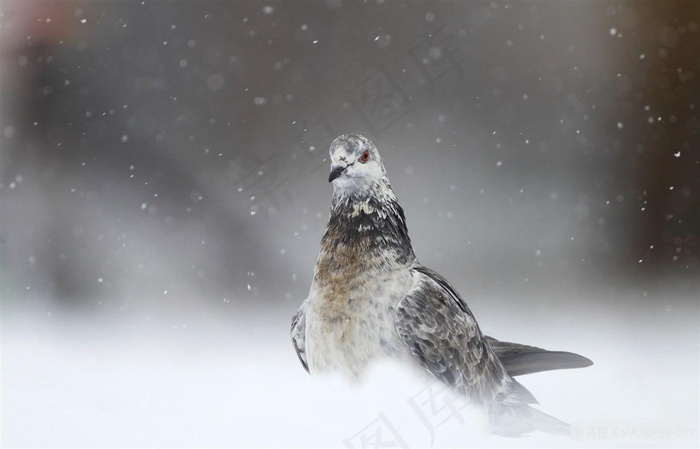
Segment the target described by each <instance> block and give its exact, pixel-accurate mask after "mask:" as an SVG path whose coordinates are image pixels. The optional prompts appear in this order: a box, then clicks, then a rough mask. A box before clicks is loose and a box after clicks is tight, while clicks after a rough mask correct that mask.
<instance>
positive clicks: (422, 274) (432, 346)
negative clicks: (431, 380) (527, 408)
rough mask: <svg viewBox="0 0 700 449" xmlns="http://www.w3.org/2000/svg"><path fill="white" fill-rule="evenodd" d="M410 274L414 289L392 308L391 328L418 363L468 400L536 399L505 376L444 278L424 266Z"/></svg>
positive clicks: (462, 303)
mask: <svg viewBox="0 0 700 449" xmlns="http://www.w3.org/2000/svg"><path fill="white" fill-rule="evenodd" d="M413 274H414V275H415V276H416V278H415V279H416V281H415V283H414V285H413V287H412V288H411V290H409V292H408V293H407V294H406V295H405V296H404V297H403V298H402V299H401V301H400V302H399V303H398V305H397V307H396V327H397V330H398V333H399V335H400V336H401V339H402V340H403V341H404V343H406V345H407V346H408V348H409V350H410V351H411V353H412V354H413V356H414V357H415V358H416V359H417V360H418V362H419V363H420V364H421V365H422V366H423V367H424V368H425V369H427V370H428V371H429V372H431V373H432V374H433V375H435V376H436V377H437V378H439V379H440V380H442V381H443V382H444V383H445V384H447V385H448V386H450V387H451V388H453V389H455V390H457V391H459V392H461V393H463V394H465V395H467V396H468V397H469V398H470V400H471V401H472V402H475V403H479V404H484V403H487V402H490V401H493V400H496V401H499V402H503V403H509V404H527V403H535V402H537V401H536V400H535V398H534V397H533V396H532V394H530V392H529V391H527V389H525V387H523V386H522V385H520V384H519V383H517V382H516V381H515V380H513V379H512V378H511V377H510V376H509V375H508V373H507V372H506V370H505V369H504V368H503V365H501V362H500V361H499V360H498V357H496V355H495V354H494V352H493V351H492V350H491V348H490V347H489V345H488V343H487V342H486V341H485V340H484V338H483V336H482V334H481V331H480V330H479V326H478V324H477V322H476V320H475V319H474V316H473V315H472V313H471V311H470V310H469V308H468V307H467V304H466V303H465V302H464V301H463V300H462V299H461V298H460V297H459V295H458V294H457V292H456V291H455V290H454V288H452V286H450V284H449V283H448V282H447V280H446V279H445V278H443V277H442V276H440V275H439V274H438V273H436V272H434V271H432V270H430V269H428V268H425V267H416V268H414V269H413Z"/></svg>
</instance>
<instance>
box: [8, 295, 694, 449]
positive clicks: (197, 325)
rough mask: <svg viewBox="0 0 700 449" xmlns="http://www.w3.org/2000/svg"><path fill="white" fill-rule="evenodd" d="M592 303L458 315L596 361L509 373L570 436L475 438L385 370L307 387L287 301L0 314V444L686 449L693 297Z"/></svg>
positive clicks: (464, 419)
mask: <svg viewBox="0 0 700 449" xmlns="http://www.w3.org/2000/svg"><path fill="white" fill-rule="evenodd" d="M593 299H594V298H586V297H583V296H582V297H580V298H577V299H576V300H572V299H567V298H563V300H562V306H561V310H558V308H557V307H556V306H552V305H551V303H550V305H549V306H548V307H549V309H550V310H553V313H552V314H551V315H549V314H548V315H544V314H543V313H541V312H538V311H537V310H536V308H534V310H533V308H532V307H528V306H527V303H528V301H529V300H530V299H529V298H519V300H518V303H511V305H510V306H509V307H510V309H509V310H510V313H505V312H504V310H505V309H504V306H505V304H507V302H506V298H503V297H500V298H484V299H483V300H481V301H477V302H476V303H475V304H472V308H473V309H477V310H475V313H476V314H477V316H478V318H479V319H480V321H481V324H482V329H483V330H484V331H485V332H486V333H488V334H492V335H494V336H496V337H498V338H501V339H503V340H510V341H519V342H522V343H529V344H534V345H539V346H543V347H547V348H550V349H564V350H571V351H575V352H579V353H581V354H584V355H586V356H588V357H590V358H591V359H593V360H594V361H595V365H594V366H593V367H590V368H586V369H580V370H568V371H555V372H548V373H541V374H534V375H530V376H524V377H520V378H519V379H520V381H521V382H522V383H523V384H524V385H525V386H526V387H527V388H528V389H529V390H530V391H532V392H533V394H534V395H535V396H536V397H537V398H538V400H539V401H540V404H541V406H540V407H541V409H542V410H544V411H545V412H547V413H550V414H552V415H554V416H556V417H558V418H560V419H563V420H566V421H569V422H572V424H573V429H574V435H573V436H572V437H556V436H550V435H546V434H539V433H536V434H533V435H531V436H529V437H527V438H522V439H508V438H502V437H497V436H490V435H488V434H487V433H486V432H485V423H484V419H483V417H482V416H481V415H480V414H479V413H478V412H477V411H475V410H473V409H471V408H470V407H466V408H465V407H464V404H463V403H461V402H460V401H459V399H458V398H455V397H454V396H451V395H449V394H446V392H445V391H444V390H442V389H441V386H440V384H439V383H431V384H425V383H424V380H423V379H422V378H414V377H412V376H413V375H414V374H409V373H408V372H404V370H403V368H402V367H401V366H398V365H394V364H392V363H386V364H380V365H379V366H377V368H376V369H375V370H373V371H372V372H371V373H369V375H368V376H367V377H366V379H364V381H363V382H362V383H359V384H352V383H348V382H347V381H345V380H344V379H340V378H332V377H331V378H312V377H310V376H308V375H307V374H306V372H304V370H303V369H302V368H301V365H300V364H299V362H298V360H297V357H296V355H295V353H294V351H293V349H292V346H291V343H290V341H289V337H288V320H289V316H290V315H291V314H292V313H293V311H294V309H295V308H296V305H297V304H291V303H286V302H285V303H284V304H283V305H279V304H278V305H277V306H276V307H275V308H272V307H270V306H266V307H265V308H263V307H252V308H249V309H244V308H240V310H238V311H237V312H236V313H234V314H227V313H222V314H220V315H219V316H217V317H216V318H212V317H211V315H208V316H205V315H202V314H201V313H200V314H197V313H192V311H180V312H174V311H172V312H171V313H170V315H169V317H166V316H158V317H157V318H154V317H153V316H151V317H150V319H144V318H143V317H139V316H137V315H132V316H129V317H125V318H123V319H115V318H109V319H107V320H103V321H100V319H99V317H90V316H83V317H65V316H63V315H61V314H60V313H58V312H55V313H52V314H51V316H48V315H47V314H43V315H42V314H39V313H33V314H22V313H20V312H18V311H9V312H8V311H4V316H3V328H2V334H1V336H2V340H1V341H2V346H1V349H2V370H1V371H0V372H1V376H2V377H1V380H0V385H1V386H2V390H1V393H0V394H1V396H0V399H1V404H2V427H1V432H2V433H1V435H2V437H1V440H0V443H1V445H2V447H106V446H109V447H214V446H216V447H363V446H364V447H378V446H380V445H381V444H390V443H393V444H394V445H404V446H406V447H616V446H637V445H639V444H646V445H651V446H676V447H677V446H690V447H693V446H694V447H697V444H698V397H700V396H699V391H698V383H699V363H698V341H699V339H698V304H697V301H693V300H692V298H688V297H682V296H678V297H669V298H666V299H664V300H663V301H658V303H659V305H658V306H653V305H649V304H652V303H649V302H640V301H639V298H627V297H626V296H625V295H622V294H615V296H614V297H610V298H600V297H599V298H595V300H593ZM601 299H603V301H601ZM655 299H657V300H658V299H659V298H655ZM217 303H218V304H222V303H221V301H220V300H219V301H217ZM661 303H662V304H661ZM572 305H573V306H572ZM228 307H229V309H227V310H231V308H233V307H234V302H232V303H231V304H228ZM431 399H432V402H431Z"/></svg>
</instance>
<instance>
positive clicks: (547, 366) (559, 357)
mask: <svg viewBox="0 0 700 449" xmlns="http://www.w3.org/2000/svg"><path fill="white" fill-rule="evenodd" d="M486 341H488V343H489V346H491V349H493V352H494V353H496V356H498V358H499V360H500V361H501V363H502V364H503V367H504V368H505V369H506V371H507V372H508V374H510V375H511V376H521V375H523V374H531V373H539V372H540V371H551V370H556V369H569V368H584V367H586V366H591V365H593V362H592V361H591V360H590V359H587V358H586V357H583V356H581V355H578V354H574V353H572V352H563V351H547V350H546V349H542V348H537V347H535V346H527V345H521V344H518V343H509V342H507V341H498V340H496V339H495V338H493V337H489V336H486Z"/></svg>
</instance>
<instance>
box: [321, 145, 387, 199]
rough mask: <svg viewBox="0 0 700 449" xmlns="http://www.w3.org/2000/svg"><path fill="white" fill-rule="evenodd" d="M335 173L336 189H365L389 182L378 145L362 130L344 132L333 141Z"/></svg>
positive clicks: (332, 168) (331, 151)
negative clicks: (362, 133)
mask: <svg viewBox="0 0 700 449" xmlns="http://www.w3.org/2000/svg"><path fill="white" fill-rule="evenodd" d="M329 152H330V156H331V174H330V176H328V182H332V183H333V188H334V190H336V191H345V192H348V193H361V192H364V191H369V190H370V189H371V188H372V187H374V186H377V185H379V184H386V185H387V186H388V180H387V178H386V170H385V169H384V165H383V164H382V159H381V157H380V156H379V151H377V147H376V146H375V145H374V144H373V143H372V142H371V141H370V140H369V139H367V138H366V137H364V136H361V135H359V134H344V135H342V136H340V137H338V138H336V139H335V140H334V141H333V142H332V143H331V148H330V150H329Z"/></svg>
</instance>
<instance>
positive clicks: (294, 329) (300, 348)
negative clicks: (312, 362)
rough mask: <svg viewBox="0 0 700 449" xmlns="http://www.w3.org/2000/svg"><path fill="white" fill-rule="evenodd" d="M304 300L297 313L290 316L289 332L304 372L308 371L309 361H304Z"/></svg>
mask: <svg viewBox="0 0 700 449" xmlns="http://www.w3.org/2000/svg"><path fill="white" fill-rule="evenodd" d="M305 304H306V303H305V302H304V303H303V304H302V306H301V307H299V310H297V313H295V314H294V316H293V317H292V326H291V329H290V330H289V333H290V335H291V337H292V344H293V345H294V350H296V352H297V357H299V361H300V362H301V365H302V366H303V367H304V369H305V370H306V372H307V373H308V372H309V363H308V362H307V361H306V311H305V310H304V305H305Z"/></svg>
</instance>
